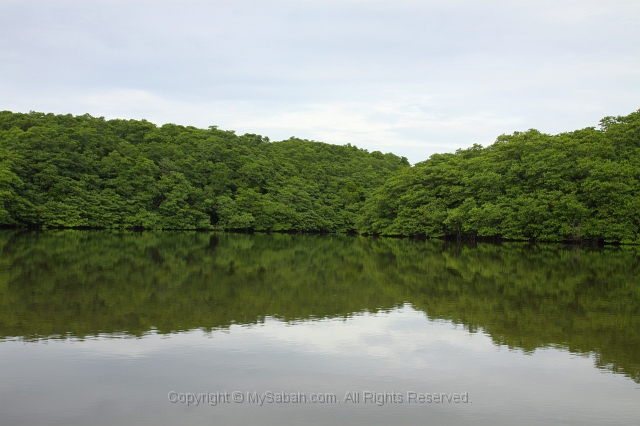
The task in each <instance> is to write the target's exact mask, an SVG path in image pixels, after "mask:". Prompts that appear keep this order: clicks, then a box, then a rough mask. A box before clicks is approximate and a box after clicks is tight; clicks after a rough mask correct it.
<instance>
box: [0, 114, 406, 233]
mask: <svg viewBox="0 0 640 426" xmlns="http://www.w3.org/2000/svg"><path fill="white" fill-rule="evenodd" d="M408 166H409V163H408V161H407V160H406V158H400V157H397V156H395V155H393V154H382V153H380V152H377V151H376V152H372V153H368V152H367V151H365V150H362V149H358V148H356V147H354V146H351V145H346V146H336V145H329V144H325V143H319V142H310V141H303V140H299V139H294V138H292V139H289V140H286V141H282V142H274V143H271V142H269V141H268V139H267V138H263V137H261V136H259V135H253V134H245V135H243V136H237V135H235V134H234V133H233V132H231V131H222V130H218V129H217V128H215V127H211V128H209V129H207V130H203V129H197V128H195V127H183V126H177V125H174V124H166V125H164V126H161V127H157V126H155V125H154V124H152V123H149V122H147V121H136V120H105V119H103V118H94V117H91V116H89V115H84V116H76V117H74V116H72V115H53V114H46V115H45V114H41V113H30V114H19V113H11V112H8V111H4V112H0V225H22V226H25V225H31V226H41V227H98V228H127V227H142V228H147V229H211V228H213V227H216V228H219V229H252V230H276V231H288V230H291V231H333V232H347V231H353V230H355V225H354V224H355V221H356V216H357V213H358V212H359V210H360V208H361V206H362V203H363V201H364V200H365V199H366V197H367V196H368V194H369V193H370V191H371V190H372V189H373V188H376V187H378V186H380V185H381V184H382V183H383V182H384V181H385V179H386V178H387V177H388V175H389V174H390V173H391V172H393V171H396V170H398V169H400V168H408Z"/></svg>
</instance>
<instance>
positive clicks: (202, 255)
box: [0, 230, 640, 425]
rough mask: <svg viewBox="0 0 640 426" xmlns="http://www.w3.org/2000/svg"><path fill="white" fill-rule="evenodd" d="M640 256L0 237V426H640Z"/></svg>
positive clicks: (383, 242) (243, 239)
mask: <svg viewBox="0 0 640 426" xmlns="http://www.w3.org/2000/svg"><path fill="white" fill-rule="evenodd" d="M639 250H640V248H637V247H607V248H604V249H589V248H582V249H579V248H572V247H563V246H561V245H537V246H530V245H527V244H503V245H501V246H496V245H489V244H479V245H478V246H475V247H471V246H458V245H456V244H446V243H443V242H440V241H411V240H399V239H373V238H360V237H348V236H293V235H241V234H213V233H195V232H193V233H190V232H149V233H140V234H136V233H129V232H106V231H105V232H103V231H47V232H33V231H6V230H5V231H0V253H1V257H0V339H1V340H0V424H2V425H26V424H28V425H86V424H92V425H116V424H118V425H119V424H128V425H174V424H193V425H212V424H215V425H236V424H237V425H243V424H258V425H276V424H277V425H287V424H292V425H293V424H295V425H298V424H309V425H328V424H331V425H334V424H350V425H351V424H353V425H359V424H362V425H365V424H366V425H376V424H390V423H393V424H399V425H405V424H406V425H413V424H438V425H440V424H452V425H460V424H462V425H464V424H474V425H477V424H480V425H482V424H487V425H489V424H491V425H495V424H509V425H511V424H535V425H537V424H580V425H589V424H593V425H601V424H621V425H629V424H638V422H639V419H640V273H639V272H640V263H639V261H638V259H639V253H638V252H639ZM234 392H235V393H234ZM225 393H226V394H225ZM283 393H286V394H287V397H286V398H285V397H284V396H283ZM427 393H428V394H431V395H430V397H431V398H432V401H433V398H434V397H435V395H437V398H443V397H444V400H445V402H430V403H428V402H422V403H421V402H419V400H418V397H419V394H423V396H425V395H424V394H427ZM189 394H195V395H200V402H199V403H198V404H197V405H196V404H195V403H189V405H187V404H186V403H182V402H180V399H182V400H185V401H186V399H187V398H188V395H189ZM225 395H227V396H225ZM269 395H271V396H269ZM394 395H395V397H394ZM263 396H266V400H263V402H262V404H260V403H259V402H252V401H250V399H253V398H256V399H258V400H259V399H260V398H261V397H263ZM292 396H295V397H297V398H300V399H301V400H302V399H303V398H306V399H307V401H308V402H306V403H305V402H302V403H298V402H292ZM203 397H204V398H206V399H207V400H206V401H202V398H203ZM460 397H463V398H462V399H460ZM234 398H237V401H241V400H242V401H241V402H234ZM278 398H281V399H285V400H288V401H289V402H277V401H278ZM287 398H288V399H287ZM312 398H322V399H323V401H319V402H315V400H314V402H312V401H311V399H312ZM332 398H335V400H333V399H332ZM454 398H458V399H457V400H458V402H454ZM214 399H215V400H216V401H215V402H216V405H213V402H214ZM172 401H177V402H175V403H174V402H172ZM449 401H450V402H449ZM463 401H465V402H463Z"/></svg>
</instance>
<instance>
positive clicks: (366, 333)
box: [0, 305, 640, 425]
mask: <svg viewBox="0 0 640 426" xmlns="http://www.w3.org/2000/svg"><path fill="white" fill-rule="evenodd" d="M172 390H173V391H178V392H205V391H209V392H215V391H225V390H226V391H229V392H231V391H235V390H239V391H243V392H246V391H258V392H262V391H269V390H271V391H274V392H279V391H285V392H296V391H300V392H306V393H311V392H334V393H336V394H337V395H338V397H339V399H340V400H341V399H342V398H343V396H344V394H345V393H346V392H347V391H354V390H357V391H366V390H369V391H377V392H382V391H387V392H390V391H394V392H401V393H403V394H405V395H406V392H407V391H416V392H447V393H448V392H464V391H467V392H469V396H470V399H471V401H472V403H470V404H466V405H464V404H458V405H456V404H447V405H433V404H431V405H414V404H412V405H408V404H406V402H405V403H404V404H396V405H392V404H387V405H385V406H383V407H377V406H374V405H372V404H362V403H361V404H357V405H353V404H344V403H343V404H337V405H324V406H323V405H314V404H306V405H291V404H289V405H277V404H271V405H269V406H266V405H265V406H263V407H258V406H255V405H250V404H247V403H245V404H233V403H232V404H227V405H219V406H217V407H210V406H199V407H186V406H184V405H181V404H171V403H169V401H168V399H167V394H168V392H169V391H172ZM639 401H640V389H639V386H638V384H637V383H635V382H633V381H632V380H630V379H628V378H626V377H625V376H622V375H616V374H613V373H610V372H607V371H603V370H599V369H597V368H594V360H593V358H592V357H586V356H577V355H574V354H571V353H569V352H567V351H561V350H557V349H542V350H540V349H539V350H537V351H535V352H534V353H533V354H523V353H522V351H518V350H516V351H512V350H509V349H508V348H506V347H504V346H503V347H497V346H495V345H494V344H493V343H492V341H491V339H490V338H489V337H488V336H486V335H485V334H483V333H481V332H478V333H474V334H470V333H469V332H467V331H466V330H464V329H463V328H462V327H461V326H455V325H452V324H451V323H449V322H444V321H437V322H431V321H429V320H428V319H427V318H426V317H425V315H424V314H423V313H422V312H419V311H415V310H413V309H412V308H411V307H410V306H408V305H407V306H405V307H404V308H401V309H397V310H394V311H391V312H389V313H379V314H362V315H355V316H353V317H351V318H348V319H346V320H344V319H333V320H321V321H304V322H298V323H295V324H291V323H283V322H281V321H278V320H275V319H267V320H266V321H265V322H264V324H260V325H253V326H235V325H234V326H231V327H230V329H228V330H220V331H214V332H212V333H204V332H202V331H199V330H195V331H191V332H188V333H179V334H173V335H170V336H166V335H158V334H149V335H147V336H145V337H143V338H139V339H137V338H128V337H127V338H115V339H110V338H105V337H99V338H94V339H87V340H84V341H79V340H66V341H64V340H49V341H41V342H37V343H35V342H32V343H24V342H19V341H11V342H2V343H0V424H2V425H14V424H15V425H17V424H32V425H39V424H47V425H63V424H64V425H74V424H78V425H80V424H82V425H86V424H94V425H101V424H105V425H107V424H131V425H137V424H140V425H144V424H154V425H164V424H167V425H169V424H171V425H173V424H181V423H182V424H274V425H275V424H278V425H282V424H367V425H372V424H390V423H394V424H425V423H426V424H430V423H433V424H543V423H547V424H604V423H606V424H634V423H635V422H637V419H638V418H640V404H639V403H638V402H639Z"/></svg>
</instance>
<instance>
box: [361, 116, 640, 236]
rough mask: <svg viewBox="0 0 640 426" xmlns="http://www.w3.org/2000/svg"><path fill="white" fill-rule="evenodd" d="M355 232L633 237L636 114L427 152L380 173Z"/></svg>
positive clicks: (638, 145) (638, 152)
mask: <svg viewBox="0 0 640 426" xmlns="http://www.w3.org/2000/svg"><path fill="white" fill-rule="evenodd" d="M359 229H360V231H361V232H368V233H376V234H383V235H425V236H429V237H441V236H457V237H459V238H468V239H475V238H476V237H502V238H507V239H516V240H549V241H567V240H574V241H585V240H591V241H597V240H603V241H605V242H622V243H635V244H638V243H640V234H639V232H640V111H637V112H634V113H632V114H630V115H628V116H625V117H606V118H604V119H603V120H602V121H601V122H600V128H599V129H595V128H586V129H583V130H578V131H575V132H570V133H562V134H559V135H554V136H552V135H547V134H543V133H540V132H538V131H536V130H529V131H527V132H523V133H521V132H516V133H514V134H512V135H503V136H500V137H499V138H498V139H497V140H496V142H495V143H494V144H493V145H490V146H488V147H486V148H483V147H482V146H479V145H474V146H473V147H472V148H469V149H464V150H458V151H456V153H455V154H437V155H433V156H431V158H430V159H429V160H427V161H424V162H422V163H418V164H416V165H415V166H414V167H411V168H407V169H404V170H402V171H400V172H398V173H397V174H395V175H394V176H393V177H392V178H390V179H389V180H388V181H387V182H386V183H385V184H384V185H383V186H382V187H381V188H380V189H378V190H377V191H376V193H375V194H374V195H373V196H372V197H370V198H369V199H368V200H367V202H366V203H365V205H364V208H363V210H362V218H361V220H360V222H359Z"/></svg>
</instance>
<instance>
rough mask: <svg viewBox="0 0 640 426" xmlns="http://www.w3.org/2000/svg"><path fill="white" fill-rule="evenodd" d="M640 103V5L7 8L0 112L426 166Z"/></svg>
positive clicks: (0, 45) (478, 1) (357, 2)
mask: <svg viewBox="0 0 640 426" xmlns="http://www.w3.org/2000/svg"><path fill="white" fill-rule="evenodd" d="M639 108H640V1H638V0H608V1H604V0H597V1H590V0H553V1H546V0H536V1H531V0H530V1H518V0H509V1H500V0H493V1H485V0H459V1H456V0H447V1H439V0H422V1H411V0H393V1H386V0H384V1H383V0H381V1H364V0H340V1H333V0H317V1H316V0H292V1H287V0H274V1H269V0H259V1H253V0H229V1H226V0H224V1H222V0H209V1H189V0H182V1H163V0H154V1H135V0H126V1H117V0H108V1H107V0H105V1H96V0H92V1H87V0H82V1H76V0H69V1H62V0H60V1H57V0H46V1H29V0H0V110H11V111H21V112H28V111H30V110H35V111H42V112H54V113H73V114H84V113H89V114H91V115H93V116H104V117H106V118H115V117H119V118H136V119H141V118H146V119H148V120H150V121H152V122H154V123H157V124H162V123H167V122H173V123H177V124H184V125H194V126H198V127H208V126H211V125H217V126H219V127H220V128H222V129H233V130H236V132H237V133H240V134H242V133H259V134H262V135H265V136H269V137H270V138H271V140H280V139H287V138H289V137H290V136H296V137H300V138H304V139H313V140H318V141H323V142H329V143H335V144H346V143H351V144H355V145H357V146H359V147H362V148H367V149H369V150H371V151H373V150H381V151H383V152H389V151H391V152H394V153H397V154H399V155H404V156H407V157H408V158H409V160H410V161H411V162H412V163H415V162H417V161H421V160H424V159H426V158H428V157H429V155H431V154H433V153H434V152H452V151H454V150H455V149H457V148H463V147H467V146H470V145H472V144H473V143H480V144H482V145H485V146H486V145H488V144H491V143H492V142H493V141H494V140H495V138H496V137H497V136H498V135H500V134H502V133H512V132H513V131H515V130H527V129H529V128H536V129H538V130H540V131H543V132H546V133H559V132H563V131H570V130H574V129H578V128H583V127H588V126H597V124H598V121H599V120H600V119H601V118H602V117H604V116H607V115H626V114H629V113H631V112H633V111H636V110H638V109H639Z"/></svg>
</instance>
